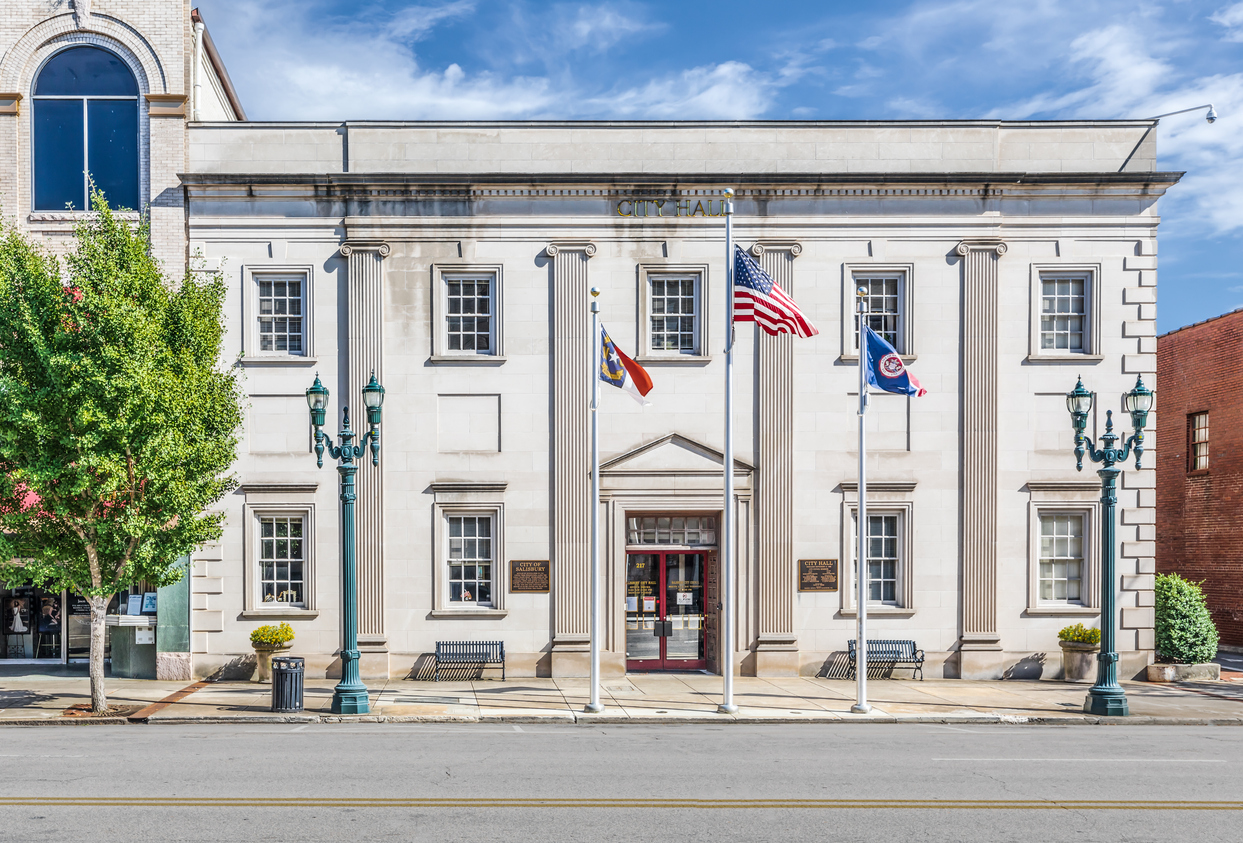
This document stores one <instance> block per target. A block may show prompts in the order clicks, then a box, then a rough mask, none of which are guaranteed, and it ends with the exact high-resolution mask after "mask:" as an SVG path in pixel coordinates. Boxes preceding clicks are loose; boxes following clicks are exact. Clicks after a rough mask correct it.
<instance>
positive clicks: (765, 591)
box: [751, 243, 803, 676]
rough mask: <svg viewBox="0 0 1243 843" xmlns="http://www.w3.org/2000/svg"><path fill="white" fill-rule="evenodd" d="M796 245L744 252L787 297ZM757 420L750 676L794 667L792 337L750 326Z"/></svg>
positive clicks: (791, 670)
mask: <svg viewBox="0 0 1243 843" xmlns="http://www.w3.org/2000/svg"><path fill="white" fill-rule="evenodd" d="M802 251H803V249H802V246H800V245H799V244H798V243H781V244H766V243H756V244H755V245H754V246H752V247H751V254H753V255H755V257H757V258H758V259H759V262H760V265H761V266H762V267H763V269H764V271H765V272H767V273H768V274H769V275H770V276H772V278H773V280H774V281H776V282H777V283H778V284H779V285H781V289H783V290H785V291H786V292H787V293H789V294H790V295H794V292H795V291H794V289H793V288H794V259H795V258H796V257H798V256H799V254H801V253H802ZM756 345H757V347H758V353H759V364H758V366H757V367H756V371H757V378H758V384H757V386H758V389H757V391H756V395H757V399H756V400H757V402H758V411H759V424H758V425H757V426H756V438H757V440H758V441H757V443H756V454H757V455H758V457H759V488H758V489H757V494H758V497H759V502H758V507H757V511H756V515H757V517H758V522H759V523H758V525H757V526H758V530H759V548H758V549H759V557H758V562H759V577H758V583H757V592H756V593H757V596H758V598H759V640H758V642H757V645H756V674H757V675H759V676H765V675H785V674H791V675H793V674H796V673H797V672H798V643H797V639H796V637H795V633H794V587H795V575H794V388H795V387H794V338H793V337H791V336H790V335H789V334H778V335H777V336H771V335H770V334H768V333H766V332H764V331H762V330H759V329H758V328H757V331H756Z"/></svg>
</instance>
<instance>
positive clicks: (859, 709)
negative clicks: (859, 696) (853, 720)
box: [850, 703, 872, 714]
mask: <svg viewBox="0 0 1243 843" xmlns="http://www.w3.org/2000/svg"><path fill="white" fill-rule="evenodd" d="M871 710H872V707H871V706H870V705H868V704H867V703H864V704H863V705H859V704H858V703H855V704H854V705H852V706H851V707H850V713H851V714H868V713H869V712H871Z"/></svg>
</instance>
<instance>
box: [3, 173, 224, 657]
mask: <svg viewBox="0 0 1243 843" xmlns="http://www.w3.org/2000/svg"><path fill="white" fill-rule="evenodd" d="M95 209H96V211H97V213H96V214H94V215H92V217H90V218H88V219H86V220H85V221H83V222H82V223H81V224H80V225H79V226H78V229H77V231H76V243H75V247H74V249H73V251H72V252H71V253H70V254H69V255H68V256H67V257H66V258H64V259H58V258H57V257H55V256H54V255H52V254H51V253H50V252H48V251H47V250H46V249H44V248H42V247H40V246H37V245H35V244H33V243H32V242H31V241H30V240H29V239H27V238H26V237H25V236H23V234H22V233H21V232H19V231H18V230H16V229H15V228H14V227H12V226H8V227H6V228H5V229H4V230H3V232H2V238H0V579H4V580H8V581H19V580H20V581H28V582H31V583H34V584H36V585H40V586H42V587H44V588H50V589H62V588H64V589H69V590H72V591H76V592H78V593H80V594H82V595H83V596H85V597H88V598H104V599H105V602H106V598H109V597H111V595H113V594H115V593H116V592H117V591H119V590H122V589H124V588H126V587H127V586H128V585H129V584H130V583H131V582H134V581H137V580H146V581H148V582H149V583H152V584H154V585H167V584H169V583H171V582H175V581H176V580H177V579H179V578H180V576H181V571H180V570H179V569H178V567H177V566H176V565H175V562H176V560H177V559H178V557H180V556H183V555H185V554H187V553H188V552H190V551H191V550H192V549H193V548H195V547H196V546H198V545H201V544H202V543H204V542H206V541H210V540H213V539H215V538H218V537H219V535H220V533H221V526H222V522H223V518H224V516H223V515H222V514H221V513H219V512H213V511H211V510H212V507H213V506H214V505H215V504H216V503H217V502H219V501H220V500H221V498H222V497H223V496H224V495H225V494H227V493H228V492H229V491H230V490H231V489H232V488H234V486H235V480H234V479H233V477H232V476H231V475H230V474H229V473H228V472H229V469H230V466H231V465H232V463H233V460H234V458H235V455H236V449H237V432H238V429H239V426H240V424H241V409H240V402H239V390H238V385H237V382H236V374H235V373H234V371H233V370H232V369H230V368H228V367H222V366H220V365H219V361H220V350H221V341H222V337H223V325H222V320H221V309H222V305H223V302H224V297H225V285H224V282H223V280H222V279H221V278H220V277H219V276H218V275H215V276H204V277H197V278H196V277H195V276H194V274H193V273H191V274H189V275H187V277H185V278H184V279H183V280H181V281H180V282H179V283H174V282H172V281H169V280H168V279H166V278H165V277H164V276H163V274H162V273H161V271H160V267H159V264H158V263H157V262H156V261H155V259H154V258H153V257H152V256H151V253H150V229H149V221H148V220H147V219H145V218H144V220H143V221H142V222H140V223H139V224H137V225H134V224H133V223H132V222H130V221H129V220H126V219H123V218H119V217H117V216H115V215H114V214H113V213H112V212H111V210H110V209H109V208H108V206H107V204H106V203H104V202H103V200H102V198H101V197H99V196H98V195H97V196H96V197H95ZM101 623H102V621H101ZM101 629H102V627H101ZM101 643H102V639H101ZM92 648H93V649H94V646H93V645H92ZM92 655H94V654H92ZM100 658H101V659H102V654H101V656H100ZM101 664H102V662H101ZM101 675H102V674H101Z"/></svg>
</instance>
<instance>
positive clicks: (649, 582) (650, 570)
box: [626, 553, 660, 661]
mask: <svg viewBox="0 0 1243 843" xmlns="http://www.w3.org/2000/svg"><path fill="white" fill-rule="evenodd" d="M659 578H660V555H659V554H656V553H631V554H628V555H627V556H626V658H627V660H629V661H659V659H660V639H659V638H657V637H656V635H655V632H656V621H657V620H659V619H660V592H659V589H658V588H657V582H658V580H659Z"/></svg>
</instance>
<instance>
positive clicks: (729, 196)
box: [721, 187, 734, 199]
mask: <svg viewBox="0 0 1243 843" xmlns="http://www.w3.org/2000/svg"><path fill="white" fill-rule="evenodd" d="M721 195H722V196H724V197H725V198H726V199H733V198H734V189H733V188H732V187H727V188H725V189H724V190H722V191H721Z"/></svg>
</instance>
